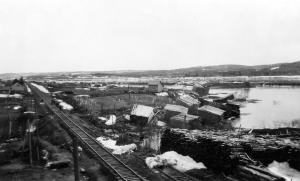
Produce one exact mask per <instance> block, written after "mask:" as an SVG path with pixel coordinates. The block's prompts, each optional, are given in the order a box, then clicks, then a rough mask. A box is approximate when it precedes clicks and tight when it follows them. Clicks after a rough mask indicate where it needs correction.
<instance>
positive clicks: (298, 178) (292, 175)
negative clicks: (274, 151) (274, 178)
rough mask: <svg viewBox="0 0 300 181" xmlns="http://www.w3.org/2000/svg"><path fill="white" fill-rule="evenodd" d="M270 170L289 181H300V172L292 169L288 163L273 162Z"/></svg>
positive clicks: (269, 166) (269, 167)
mask: <svg viewBox="0 0 300 181" xmlns="http://www.w3.org/2000/svg"><path fill="white" fill-rule="evenodd" d="M268 170H270V171H271V172H272V173H273V174H275V175H278V176H280V177H283V178H284V179H286V180H288V181H290V180H292V181H300V172H299V171H298V170H296V169H293V168H291V167H290V166H289V164H288V163H287V162H281V163H280V162H277V161H273V162H272V163H270V164H269V165H268Z"/></svg>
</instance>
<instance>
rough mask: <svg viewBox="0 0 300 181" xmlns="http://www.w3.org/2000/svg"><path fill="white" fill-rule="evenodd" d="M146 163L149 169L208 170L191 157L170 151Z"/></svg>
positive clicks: (148, 158) (150, 158)
mask: <svg viewBox="0 0 300 181" xmlns="http://www.w3.org/2000/svg"><path fill="white" fill-rule="evenodd" d="M145 161H146V164H147V166H148V167H149V168H154V167H158V166H172V167H173V168H175V169H176V170H179V171H181V172H186V171H188V170H192V169H206V167H205V165H204V164H203V163H201V162H199V163H197V162H196V161H195V160H193V159H192V158H191V157H189V156H183V155H180V154H178V153H177V152H175V151H168V152H165V153H163V154H161V155H157V156H156V157H147V158H146V160H145Z"/></svg>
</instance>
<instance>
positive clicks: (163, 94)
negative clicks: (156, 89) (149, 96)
mask: <svg viewBox="0 0 300 181" xmlns="http://www.w3.org/2000/svg"><path fill="white" fill-rule="evenodd" d="M155 95H157V96H163V97H167V96H169V94H168V93H167V92H160V93H156V94H155Z"/></svg>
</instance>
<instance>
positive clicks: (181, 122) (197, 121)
mask: <svg viewBox="0 0 300 181" xmlns="http://www.w3.org/2000/svg"><path fill="white" fill-rule="evenodd" d="M168 125H169V126H170V127H173V128H181V129H200V128H201V126H202V121H201V118H200V117H199V116H195V115H191V114H178V115H176V116H173V117H171V118H170V121H169V124H168Z"/></svg>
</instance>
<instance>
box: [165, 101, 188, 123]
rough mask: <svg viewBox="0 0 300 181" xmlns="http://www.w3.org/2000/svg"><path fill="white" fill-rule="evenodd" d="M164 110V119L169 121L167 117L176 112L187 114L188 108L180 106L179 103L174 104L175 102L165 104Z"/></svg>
mask: <svg viewBox="0 0 300 181" xmlns="http://www.w3.org/2000/svg"><path fill="white" fill-rule="evenodd" d="M164 110H165V121H167V122H168V121H169V119H170V118H171V117H173V116H176V115H178V114H187V113H188V110H189V109H188V108H187V107H184V106H181V105H175V104H167V105H166V106H165V107H164Z"/></svg>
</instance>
